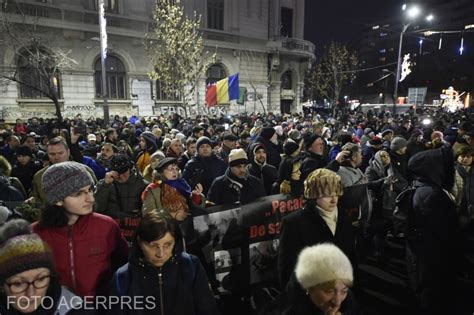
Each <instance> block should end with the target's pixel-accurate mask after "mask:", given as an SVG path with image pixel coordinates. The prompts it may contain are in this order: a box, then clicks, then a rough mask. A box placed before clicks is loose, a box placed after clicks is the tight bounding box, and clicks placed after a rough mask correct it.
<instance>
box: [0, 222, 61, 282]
mask: <svg viewBox="0 0 474 315" xmlns="http://www.w3.org/2000/svg"><path fill="white" fill-rule="evenodd" d="M37 268H47V269H49V270H50V271H53V270H54V264H53V256H52V253H51V250H50V249H49V247H48V245H47V244H46V243H45V242H43V241H42V240H41V238H40V237H39V236H38V235H37V234H34V233H32V232H31V227H30V224H29V223H28V222H27V221H25V220H22V219H17V220H12V221H9V222H7V223H5V225H3V226H2V227H1V228H0V282H2V283H3V282H5V280H6V279H8V278H9V277H11V276H14V275H16V274H18V273H22V272H24V271H27V270H31V269H37Z"/></svg>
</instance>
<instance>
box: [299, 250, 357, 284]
mask: <svg viewBox="0 0 474 315" xmlns="http://www.w3.org/2000/svg"><path fill="white" fill-rule="evenodd" d="M295 272H296V279H298V282H299V283H300V284H301V286H302V287H303V288H304V289H309V288H312V287H314V286H316V285H318V284H322V283H326V282H329V281H334V280H347V281H350V282H352V281H353V279H354V277H353V275H352V265H351V262H350V261H349V259H348V258H347V256H346V255H344V253H343V252H342V251H341V250H340V249H339V248H338V247H337V246H335V245H333V244H330V243H325V244H318V245H314V246H311V247H306V248H305V249H303V250H302V251H301V253H300V255H299V257H298V262H297V263H296V269H295Z"/></svg>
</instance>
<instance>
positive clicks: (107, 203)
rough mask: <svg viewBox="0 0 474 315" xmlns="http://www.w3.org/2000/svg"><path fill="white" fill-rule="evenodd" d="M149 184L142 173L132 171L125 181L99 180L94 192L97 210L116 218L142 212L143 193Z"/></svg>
mask: <svg viewBox="0 0 474 315" xmlns="http://www.w3.org/2000/svg"><path fill="white" fill-rule="evenodd" d="M148 184H149V183H148V182H147V181H146V180H144V179H143V178H142V177H141V175H139V174H135V173H133V172H132V171H130V177H129V178H128V180H127V181H126V182H125V183H118V182H116V181H114V182H112V183H111V184H106V183H105V180H101V181H99V184H98V185H97V190H96V192H95V194H94V196H95V202H96V209H97V211H98V212H100V213H102V214H105V215H108V216H110V217H112V218H114V219H121V218H125V217H130V216H134V215H138V214H140V211H139V210H140V209H141V208H142V200H141V194H142V192H143V190H145V188H146V186H147V185H148Z"/></svg>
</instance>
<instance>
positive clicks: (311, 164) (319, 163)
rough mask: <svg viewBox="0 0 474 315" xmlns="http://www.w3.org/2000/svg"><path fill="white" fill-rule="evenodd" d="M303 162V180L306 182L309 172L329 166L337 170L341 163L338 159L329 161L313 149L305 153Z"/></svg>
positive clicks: (332, 169)
mask: <svg viewBox="0 0 474 315" xmlns="http://www.w3.org/2000/svg"><path fill="white" fill-rule="evenodd" d="M302 159H303V163H301V180H302V181H303V182H304V181H305V180H306V178H307V177H308V175H309V174H311V173H312V172H313V171H315V170H317V169H318V168H327V169H329V170H331V171H334V172H337V171H338V170H339V163H338V162H337V161H336V160H333V161H331V162H330V163H329V164H328V161H327V160H326V159H325V158H324V157H323V156H322V155H318V154H316V153H313V152H311V151H306V152H305V153H303V157H302Z"/></svg>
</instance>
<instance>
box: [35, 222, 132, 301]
mask: <svg viewBox="0 0 474 315" xmlns="http://www.w3.org/2000/svg"><path fill="white" fill-rule="evenodd" d="M32 228H33V231H34V232H35V233H37V234H38V235H39V236H40V237H41V239H43V240H44V241H45V242H46V243H48V245H49V246H50V247H51V249H52V251H53V257H54V264H55V268H56V272H57V273H58V275H59V282H60V283H61V285H64V286H67V287H69V288H71V290H73V291H74V293H76V294H77V295H80V296H96V295H101V294H105V293H106V292H108V289H109V285H110V280H111V279H112V276H113V274H114V272H115V271H116V270H117V269H118V268H119V267H120V266H122V265H123V264H125V263H126V262H127V259H128V244H127V242H126V241H125V239H124V238H123V236H122V234H121V232H120V228H119V226H118V225H117V223H115V221H114V220H113V219H111V218H110V217H107V216H104V215H101V214H98V213H91V214H88V215H86V216H83V217H80V218H79V219H78V220H77V222H76V223H75V224H74V225H73V226H72V227H69V226H65V227H60V228H40V227H39V226H38V222H35V223H33V225H32Z"/></svg>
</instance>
